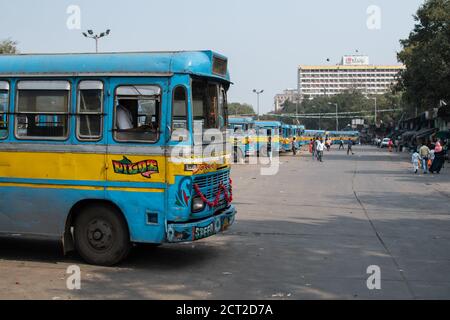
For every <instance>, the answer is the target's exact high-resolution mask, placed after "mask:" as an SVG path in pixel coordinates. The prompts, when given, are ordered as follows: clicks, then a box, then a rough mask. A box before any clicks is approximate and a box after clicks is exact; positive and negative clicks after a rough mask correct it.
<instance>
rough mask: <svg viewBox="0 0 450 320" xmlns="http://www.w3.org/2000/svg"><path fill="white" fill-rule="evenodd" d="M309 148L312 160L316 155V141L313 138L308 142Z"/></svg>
mask: <svg viewBox="0 0 450 320" xmlns="http://www.w3.org/2000/svg"><path fill="white" fill-rule="evenodd" d="M309 148H310V152H311V154H312V158H313V160H314V159H315V156H316V141H315V140H314V139H311V141H310V142H309Z"/></svg>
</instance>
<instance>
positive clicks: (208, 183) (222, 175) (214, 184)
mask: <svg viewBox="0 0 450 320" xmlns="http://www.w3.org/2000/svg"><path fill="white" fill-rule="evenodd" d="M194 183H195V184H197V185H198V187H199V188H200V191H201V192H202V193H203V194H204V195H205V197H206V199H208V200H209V201H211V202H213V201H214V200H215V199H216V195H217V191H218V190H219V185H220V183H222V184H223V185H224V186H225V187H226V188H227V190H229V189H230V171H229V170H226V171H222V172H217V173H215V174H210V175H206V176H199V177H195V178H194ZM226 206H227V201H226V199H225V195H224V194H223V192H222V194H221V196H220V202H219V206H218V207H217V208H216V209H217V210H221V209H224V208H226Z"/></svg>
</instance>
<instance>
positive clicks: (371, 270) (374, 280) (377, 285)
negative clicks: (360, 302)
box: [367, 265, 381, 290]
mask: <svg viewBox="0 0 450 320" xmlns="http://www.w3.org/2000/svg"><path fill="white" fill-rule="evenodd" d="M367 274H368V275H370V276H369V278H368V279H367V289H369V290H381V268H380V267H379V266H376V265H373V266H369V267H368V268H367Z"/></svg>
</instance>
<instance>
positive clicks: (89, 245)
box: [74, 205, 131, 266]
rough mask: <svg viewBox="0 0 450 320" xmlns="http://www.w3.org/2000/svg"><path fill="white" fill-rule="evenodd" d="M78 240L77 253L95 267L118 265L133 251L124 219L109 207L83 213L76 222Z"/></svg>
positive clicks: (75, 235) (76, 237) (76, 239)
mask: <svg viewBox="0 0 450 320" xmlns="http://www.w3.org/2000/svg"><path fill="white" fill-rule="evenodd" d="M74 240H75V248H76V250H77V252H78V253H79V254H80V255H81V257H82V258H83V259H84V260H85V261H86V262H88V263H90V264H94V265H101V266H113V265H116V264H118V263H119V262H120V261H122V260H123V259H125V258H126V256H127V255H128V253H129V252H130V249H131V243H130V236H129V231H128V227H127V225H126V223H125V221H124V219H123V218H122V216H121V215H120V213H119V212H117V210H115V209H114V208H112V207H108V206H101V205H96V206H89V207H87V208H85V209H83V211H82V212H80V214H79V215H78V216H77V218H76V220H75V228H74Z"/></svg>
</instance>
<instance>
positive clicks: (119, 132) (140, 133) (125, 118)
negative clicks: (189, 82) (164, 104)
mask: <svg viewBox="0 0 450 320" xmlns="http://www.w3.org/2000/svg"><path fill="white" fill-rule="evenodd" d="M114 115H115V116H114V119H115V121H114V124H115V126H114V139H116V140H118V141H124V142H127V141H138V142H140V141H145V142H156V141H158V139H159V132H160V118H161V88H160V87H158V86H151V85H148V86H147V85H135V86H120V87H117V89H116V97H115V106H114Z"/></svg>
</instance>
